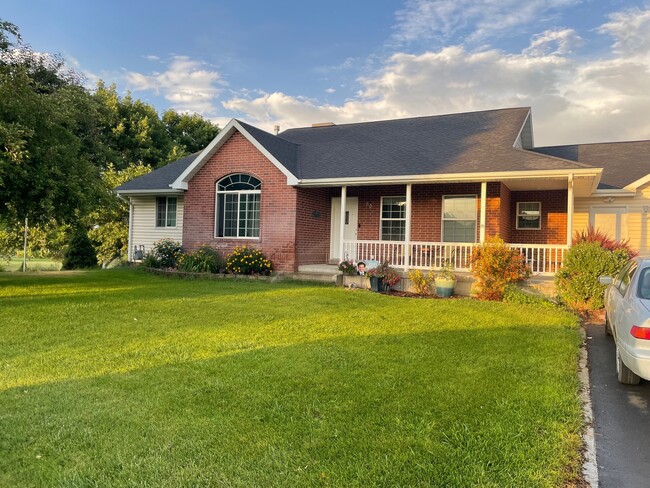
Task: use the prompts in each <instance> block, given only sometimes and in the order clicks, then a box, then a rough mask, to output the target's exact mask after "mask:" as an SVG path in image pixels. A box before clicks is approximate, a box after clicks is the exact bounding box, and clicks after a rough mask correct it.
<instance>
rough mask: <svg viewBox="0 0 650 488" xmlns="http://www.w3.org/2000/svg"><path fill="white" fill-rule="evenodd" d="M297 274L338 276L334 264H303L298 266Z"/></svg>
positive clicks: (336, 267)
mask: <svg viewBox="0 0 650 488" xmlns="http://www.w3.org/2000/svg"><path fill="white" fill-rule="evenodd" d="M298 272H299V273H316V274H339V273H341V272H340V271H339V267H338V266H337V265H336V264H303V265H300V266H298Z"/></svg>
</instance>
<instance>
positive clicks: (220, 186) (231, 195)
mask: <svg viewBox="0 0 650 488" xmlns="http://www.w3.org/2000/svg"><path fill="white" fill-rule="evenodd" d="M261 188H262V183H261V182H260V180H258V179H257V178H255V177H253V176H250V175H247V174H234V175H229V176H226V177H225V178H222V179H221V180H219V181H218V182H217V202H216V203H217V204H216V212H215V214H216V219H215V220H216V222H215V235H216V237H234V238H258V237H259V236H260V193H261Z"/></svg>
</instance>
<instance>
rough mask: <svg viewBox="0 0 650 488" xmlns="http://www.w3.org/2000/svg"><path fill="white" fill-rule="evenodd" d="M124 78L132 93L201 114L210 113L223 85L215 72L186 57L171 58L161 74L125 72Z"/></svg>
mask: <svg viewBox="0 0 650 488" xmlns="http://www.w3.org/2000/svg"><path fill="white" fill-rule="evenodd" d="M125 78H126V81H127V83H128V85H129V88H130V89H132V90H133V91H153V92H154V93H156V94H162V95H163V96H164V97H165V99H166V100H168V101H169V102H170V104H171V107H172V108H173V109H175V110H178V111H180V112H197V113H201V114H204V115H209V114H212V113H214V111H215V105H214V103H215V98H216V97H217V96H218V95H219V93H220V92H221V90H222V87H223V85H225V83H224V81H223V80H222V79H221V76H220V74H219V73H218V72H217V71H215V70H212V69H210V68H209V66H208V65H206V64H205V63H203V62H201V61H198V60H195V59H191V58H189V57H188V56H173V57H172V58H171V59H170V61H169V64H168V65H167V69H166V70H165V71H163V72H154V73H151V74H143V73H137V72H134V71H129V72H126V74H125Z"/></svg>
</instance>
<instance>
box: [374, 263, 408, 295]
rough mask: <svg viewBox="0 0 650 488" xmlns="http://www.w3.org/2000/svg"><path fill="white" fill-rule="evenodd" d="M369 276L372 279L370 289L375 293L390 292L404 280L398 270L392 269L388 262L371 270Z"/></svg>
mask: <svg viewBox="0 0 650 488" xmlns="http://www.w3.org/2000/svg"><path fill="white" fill-rule="evenodd" d="M367 276H368V277H369V278H370V289H371V290H372V291H375V292H382V291H388V290H390V289H391V287H392V286H394V285H395V284H397V283H398V282H399V280H401V279H402V277H401V276H400V275H399V273H398V272H397V270H396V269H395V268H391V267H390V265H389V264H388V261H384V262H383V263H381V264H380V265H379V266H377V267H376V268H373V269H371V270H369V271H368V273H367Z"/></svg>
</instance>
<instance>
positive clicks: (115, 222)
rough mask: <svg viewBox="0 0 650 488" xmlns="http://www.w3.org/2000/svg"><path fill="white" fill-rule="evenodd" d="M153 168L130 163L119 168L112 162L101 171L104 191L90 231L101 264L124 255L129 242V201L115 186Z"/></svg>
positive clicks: (93, 212)
mask: <svg viewBox="0 0 650 488" xmlns="http://www.w3.org/2000/svg"><path fill="white" fill-rule="evenodd" d="M150 171H151V167H149V166H147V165H144V164H131V165H129V166H128V167H127V168H125V169H123V170H116V169H115V167H114V166H113V165H112V164H110V165H109V166H108V168H107V169H106V171H104V173H103V174H102V181H103V184H104V193H103V195H102V198H101V201H100V202H99V204H98V206H97V207H96V208H95V209H94V210H93V211H92V212H91V213H90V214H89V216H88V223H89V224H90V225H91V226H92V229H91V230H90V232H89V233H88V234H89V236H90V238H91V239H92V240H93V241H94V242H95V246H96V250H97V258H98V260H99V261H100V262H101V264H102V265H106V264H108V263H109V262H111V261H112V260H113V259H116V258H121V257H125V256H126V255H127V252H128V247H127V246H128V241H129V222H128V217H129V204H128V203H127V202H125V201H124V200H121V199H119V198H118V197H117V196H116V195H115V194H114V193H113V189H114V188H115V187H117V186H119V185H122V184H124V183H126V182H127V181H131V180H132V179H134V178H137V177H138V176H142V175H145V174H147V173H149V172H150Z"/></svg>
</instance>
